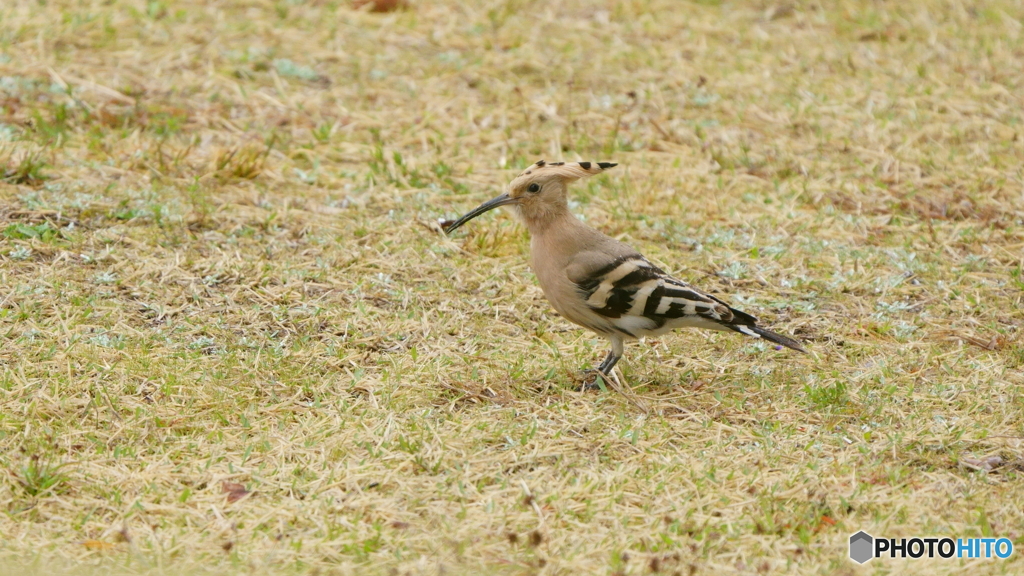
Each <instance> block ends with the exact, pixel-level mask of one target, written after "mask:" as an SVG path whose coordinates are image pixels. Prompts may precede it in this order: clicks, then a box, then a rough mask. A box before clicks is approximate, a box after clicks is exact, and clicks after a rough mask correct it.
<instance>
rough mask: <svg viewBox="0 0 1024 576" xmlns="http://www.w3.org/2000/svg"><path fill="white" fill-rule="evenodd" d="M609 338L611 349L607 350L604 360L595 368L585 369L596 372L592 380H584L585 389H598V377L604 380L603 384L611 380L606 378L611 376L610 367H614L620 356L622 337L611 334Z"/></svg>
mask: <svg viewBox="0 0 1024 576" xmlns="http://www.w3.org/2000/svg"><path fill="white" fill-rule="evenodd" d="M610 340H611V344H612V348H611V350H609V351H608V355H607V356H605V357H604V362H601V364H600V365H599V366H598V367H597V368H596V369H591V370H587V372H596V374H594V379H593V380H589V379H588V381H586V382H584V384H583V388H584V389H585V390H597V389H599V388H600V386H599V385H598V383H597V379H598V378H600V379H601V380H604V383H605V384H611V382H609V380H608V377H609V376H611V374H612V369H613V368H615V365H616V364H617V363H618V362H619V359H620V358H622V348H623V342H622V338H619V337H617V336H612V337H611V338H610Z"/></svg>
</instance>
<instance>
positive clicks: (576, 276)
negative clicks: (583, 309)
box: [566, 252, 806, 352]
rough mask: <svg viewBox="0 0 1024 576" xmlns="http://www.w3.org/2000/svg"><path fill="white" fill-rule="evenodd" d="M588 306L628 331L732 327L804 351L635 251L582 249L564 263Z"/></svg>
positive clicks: (635, 333)
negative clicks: (612, 252)
mask: <svg viewBox="0 0 1024 576" xmlns="http://www.w3.org/2000/svg"><path fill="white" fill-rule="evenodd" d="M566 274H567V275H568V276H569V279H570V280H571V281H572V282H573V283H575V284H576V287H577V289H578V290H579V292H580V297H581V298H584V299H585V300H586V305H587V307H588V308H589V310H590V311H591V312H593V313H594V314H597V315H598V316H601V317H603V318H606V319H607V321H608V322H610V323H611V325H612V326H614V327H615V329H616V330H618V331H619V332H621V333H623V334H625V335H627V336H632V337H637V336H643V335H648V334H657V333H660V332H662V331H664V330H668V329H672V328H677V327H684V326H691V327H697V328H710V329H712V330H732V331H735V332H740V333H742V334H746V335H748V336H754V337H755V338H764V339H765V340H768V341H770V342H774V343H776V344H781V345H782V346H786V347H788V348H792V349H794V350H798V351H800V352H806V350H804V349H803V347H802V346H801V345H800V343H799V342H797V341H796V340H793V339H792V338H789V337H787V336H783V335H781V334H776V333H775V332H772V331H770V330H766V329H764V328H761V327H760V326H758V325H757V318H755V317H753V316H751V315H750V314H747V313H746V312H741V311H739V310H737V309H735V308H732V307H730V306H729V305H728V304H726V303H725V302H723V301H721V300H719V299H718V298H715V297H714V296H712V295H710V294H707V293H705V292H702V291H700V290H698V289H696V288H694V287H693V286H690V285H689V284H687V283H686V282H683V281H682V280H677V279H676V278H673V277H671V276H669V275H668V274H667V273H665V271H664V270H662V269H661V268H658V267H657V266H655V265H654V264H651V263H650V262H649V261H648V260H647V259H646V258H644V257H643V256H641V255H640V254H637V253H633V254H627V255H624V256H619V257H617V258H610V257H608V256H607V254H606V253H604V254H602V253H596V252H595V253H584V254H581V255H580V256H579V257H577V258H575V259H574V261H573V262H572V263H571V264H570V265H569V267H568V268H567V269H566Z"/></svg>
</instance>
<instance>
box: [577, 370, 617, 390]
mask: <svg viewBox="0 0 1024 576" xmlns="http://www.w3.org/2000/svg"><path fill="white" fill-rule="evenodd" d="M580 375H581V376H582V378H583V389H582V390H583V391H590V390H601V391H603V392H607V391H608V387H609V386H611V381H610V380H609V378H608V375H607V374H605V373H603V372H601V371H600V370H597V369H595V368H590V369H589V370H582V371H580Z"/></svg>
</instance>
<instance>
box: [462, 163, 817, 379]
mask: <svg viewBox="0 0 1024 576" xmlns="http://www.w3.org/2000/svg"><path fill="white" fill-rule="evenodd" d="M615 166H617V164H613V163H611V162H545V161H544V160H540V161H538V162H537V163H536V164H533V165H531V166H530V167H529V168H527V169H526V170H525V171H523V173H522V174H520V175H519V176H517V177H516V178H515V179H514V180H512V183H511V184H509V187H508V192H507V193H505V194H502V195H501V196H498V197H497V198H494V199H492V200H489V201H487V202H484V203H483V204H481V205H480V206H478V207H476V208H475V209H473V210H471V211H470V212H469V213H467V214H466V215H465V216H463V217H462V218H459V219H458V220H456V221H455V222H452V223H451V224H449V225H448V226H447V228H446V230H445V232H446V233H447V234H451V233H452V232H454V231H455V230H456V229H457V228H459V227H460V226H462V225H463V224H465V223H466V222H469V221H470V220H472V219H473V218H476V217H477V216H479V215H481V214H483V213H485V212H487V211H489V210H493V209H495V208H498V207H499V206H511V207H512V208H513V209H514V211H515V212H516V213H517V214H518V215H519V217H520V219H521V220H522V221H523V222H524V223H525V224H526V227H527V229H528V230H529V232H530V256H531V267H532V268H533V272H534V274H536V276H537V281H538V282H539V283H540V287H541V289H542V290H543V291H544V296H546V297H547V299H548V301H549V302H550V303H551V305H552V306H553V307H554V309H555V310H556V311H557V312H558V313H559V314H561V315H562V316H563V317H565V318H566V319H567V320H569V321H571V322H573V323H575V324H578V325H580V326H582V327H584V328H587V329H588V330H591V331H592V332H595V333H597V334H599V335H601V336H604V337H605V338H607V339H608V341H609V343H610V344H611V349H610V350H609V352H608V355H607V356H606V357H605V359H604V362H602V363H601V364H600V365H599V366H598V367H597V369H596V371H597V373H598V374H597V375H598V376H600V377H602V379H605V380H607V377H608V376H611V372H612V368H614V367H615V364H616V363H617V362H618V361H619V359H620V358H622V353H623V347H624V344H625V342H626V341H627V340H635V339H637V338H640V337H644V336H656V335H659V334H664V333H665V332H668V331H670V330H674V329H676V328H706V329H710V330H724V331H730V330H731V331H733V332H739V333H741V334H746V335H748V336H753V337H755V338H763V339H765V340H768V341H769V342H773V343H775V344H781V345H782V346H786V347H787V348H792V349H793V350H798V351H800V352H806V350H804V349H803V347H802V346H800V343H799V342H797V341H796V340H793V339H792V338H789V337H786V336H783V335H781V334H776V333H775V332H772V331H770V330H766V329H764V328H761V327H760V326H758V325H757V318H755V317H753V316H751V315H750V314H747V313H745V312H740V311H739V310H736V309H735V308H731V307H730V306H729V305H728V304H726V303H725V302H723V301H722V300H719V299H718V298H716V297H714V296H712V295H710V294H708V293H706V292H702V291H700V290H698V289H696V288H694V287H693V286H691V285H689V284H687V283H686V282H683V281H682V280H677V279H676V278H673V277H672V276H670V275H669V274H667V273H666V272H665V271H664V270H662V269H661V268H658V267H657V266H655V265H654V264H651V262H650V261H648V260H647V259H646V258H644V257H643V255H642V254H640V253H639V252H637V251H636V250H634V249H633V248H631V247H629V246H628V245H626V244H624V243H622V242H619V241H618V240H616V239H614V238H611V237H610V236H606V235H605V234H602V233H601V232H599V231H597V230H595V229H593V228H591V227H589V226H587V225H586V224H584V223H583V222H581V221H580V220H579V219H578V218H576V216H574V215H573V214H572V212H570V211H569V203H568V200H567V197H566V191H567V188H568V186H569V184H571V183H572V182H575V181H576V180H578V179H580V178H584V177H587V176H593V175H595V174H600V173H602V172H604V171H605V170H608V169H609V168H613V167H615ZM593 383H596V378H595V381H594V382H593ZM593 383H591V385H592V384H593Z"/></svg>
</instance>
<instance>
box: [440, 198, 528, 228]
mask: <svg viewBox="0 0 1024 576" xmlns="http://www.w3.org/2000/svg"><path fill="white" fill-rule="evenodd" d="M518 203H519V200H516V199H515V198H512V197H511V196H509V195H508V194H502V195H501V196H498V197H497V198H492V199H491V200H488V201H487V202H484V203H483V204H481V205H479V206H477V207H476V208H473V209H472V210H470V211H469V212H467V213H466V215H465V216H463V217H462V218H459V219H458V220H456V221H455V222H452V223H451V224H450V225H449V226H448V227H447V228H445V231H444V232H445V234H451V233H452V232H453V231H455V229H456V228H458V227H459V226H462V225H463V224H465V223H466V222H469V221H470V220H472V219H473V218H476V217H477V216H479V215H481V214H483V213H484V212H488V211H490V210H494V209H495V208H498V207H499V206H508V205H509V204H518Z"/></svg>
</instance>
